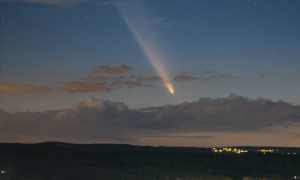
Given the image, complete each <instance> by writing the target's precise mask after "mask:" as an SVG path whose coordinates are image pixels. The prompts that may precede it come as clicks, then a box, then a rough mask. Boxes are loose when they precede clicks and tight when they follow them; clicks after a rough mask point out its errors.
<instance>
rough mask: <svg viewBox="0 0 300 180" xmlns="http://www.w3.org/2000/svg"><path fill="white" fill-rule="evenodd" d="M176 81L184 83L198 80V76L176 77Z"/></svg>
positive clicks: (183, 75)
mask: <svg viewBox="0 0 300 180" xmlns="http://www.w3.org/2000/svg"><path fill="white" fill-rule="evenodd" d="M174 80H175V81H177V82H182V81H190V80H197V77H196V76H187V75H185V73H183V74H181V75H178V76H175V77H174Z"/></svg>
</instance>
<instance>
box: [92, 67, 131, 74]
mask: <svg viewBox="0 0 300 180" xmlns="http://www.w3.org/2000/svg"><path fill="white" fill-rule="evenodd" d="M131 70H132V68H131V67H129V66H126V65H121V66H117V67H110V66H108V65H106V66H99V67H98V68H97V70H94V71H92V72H90V74H91V75H95V74H99V73H105V74H123V73H124V72H126V71H131Z"/></svg>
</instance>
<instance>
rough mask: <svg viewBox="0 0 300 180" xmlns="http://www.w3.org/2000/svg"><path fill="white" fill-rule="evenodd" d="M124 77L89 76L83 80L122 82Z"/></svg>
mask: <svg viewBox="0 0 300 180" xmlns="http://www.w3.org/2000/svg"><path fill="white" fill-rule="evenodd" d="M124 79H126V77H125V76H118V77H107V76H89V77H87V78H85V80H86V81H111V80H124Z"/></svg>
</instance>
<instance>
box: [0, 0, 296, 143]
mask: <svg viewBox="0 0 300 180" xmlns="http://www.w3.org/2000/svg"><path fill="white" fill-rule="evenodd" d="M0 3H1V4H0V11H1V84H0V92H1V94H0V95H1V98H0V108H1V109H0V115H1V116H0V118H1V121H0V122H1V136H0V141H1V142H23V143H32V142H43V141H63V142H73V143H130V144H137V145H152V146H196V147H213V146H233V145H245V146H254V145H255V146H267V145H268V146H297V147H300V50H299V49H300V48H299V47H300V1H298V0H285V1H283V0H264V1H259V0H244V1H240V0H189V1H184V0H133V1H130V0H115V1H110V0H4V1H1V2H0Z"/></svg>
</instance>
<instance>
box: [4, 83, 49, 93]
mask: <svg viewBox="0 0 300 180" xmlns="http://www.w3.org/2000/svg"><path fill="white" fill-rule="evenodd" d="M51 91H54V90H53V89H52V88H50V87H48V86H34V85H30V84H25V85H19V84H0V92H2V93H30V92H39V93H44V92H51Z"/></svg>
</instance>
